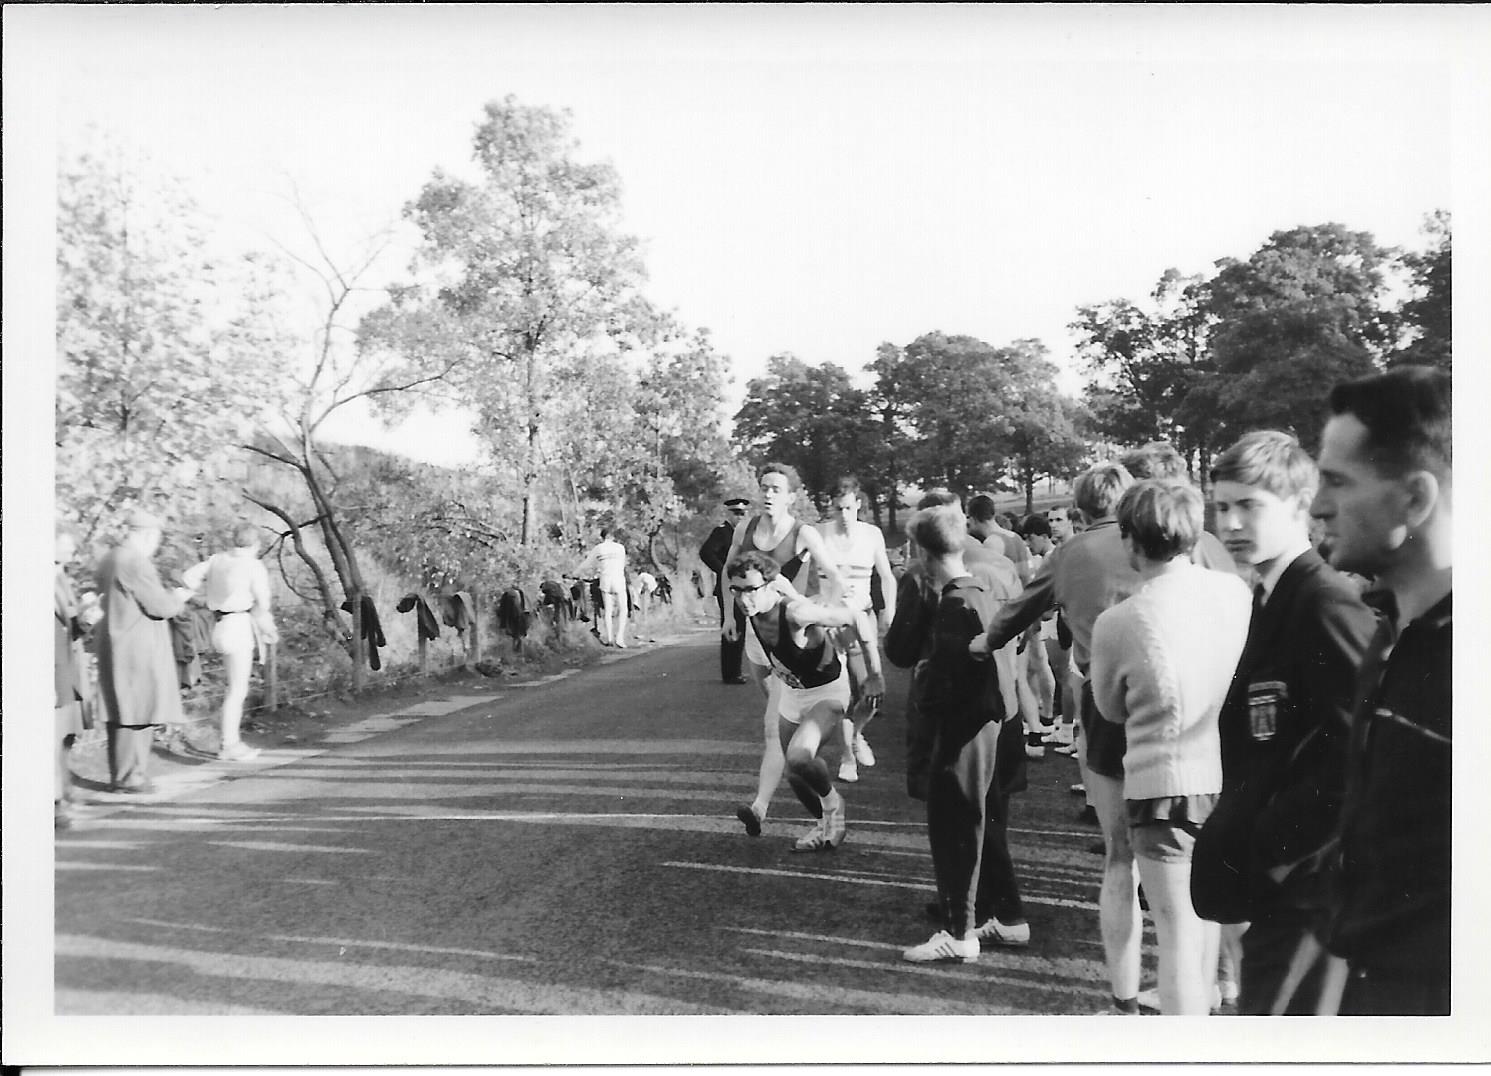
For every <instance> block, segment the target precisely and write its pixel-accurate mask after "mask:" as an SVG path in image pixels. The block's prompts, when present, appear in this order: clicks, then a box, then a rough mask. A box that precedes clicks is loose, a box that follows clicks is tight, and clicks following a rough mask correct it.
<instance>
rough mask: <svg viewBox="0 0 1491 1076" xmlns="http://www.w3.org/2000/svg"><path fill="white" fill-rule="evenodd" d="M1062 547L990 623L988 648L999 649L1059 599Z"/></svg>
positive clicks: (1042, 565) (1048, 558) (1016, 636)
mask: <svg viewBox="0 0 1491 1076" xmlns="http://www.w3.org/2000/svg"><path fill="white" fill-rule="evenodd" d="M1059 559H1060V551H1058V552H1057V554H1056V555H1053V556H1050V557H1047V558H1046V560H1045V562H1044V563H1042V564H1041V566H1040V568H1039V570H1037V571H1036V573H1035V575H1034V576H1033V577H1032V578H1031V580H1030V582H1029V583H1027V584H1026V585H1025V589H1024V590H1023V591H1021V592H1020V595H1019V597H1017V598H1012V599H1011V600H1010V601H1008V602H1006V603H1005V605H1004V607H1003V608H1002V609H1000V610H999V612H997V613H995V614H994V619H993V620H992V621H990V623H989V631H988V633H987V638H988V640H989V649H990V650H998V649H999V648H1000V647H1002V646H1004V645H1005V644H1006V643H1008V642H1009V641H1010V640H1011V639H1015V638H1018V637H1019V635H1020V634H1021V633H1022V632H1023V631H1024V630H1025V629H1026V628H1028V627H1030V625H1032V624H1034V623H1035V622H1036V621H1038V620H1039V619H1040V618H1041V617H1042V616H1044V615H1045V613H1046V610H1048V609H1050V608H1051V606H1052V605H1053V604H1055V602H1056V562H1057V561H1058V560H1059Z"/></svg>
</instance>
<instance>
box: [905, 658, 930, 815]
mask: <svg viewBox="0 0 1491 1076" xmlns="http://www.w3.org/2000/svg"><path fill="white" fill-rule="evenodd" d="M926 673H927V663H926V662H925V661H918V662H917V663H916V665H914V666H913V667H912V669H911V689H910V690H909V691H907V692H906V795H908V796H910V797H911V798H912V799H914V800H921V801H922V802H926V799H927V782H928V780H929V778H928V772H929V771H930V770H931V768H932V740H933V730H932V726H931V724H930V723H929V722H928V721H927V717H926V714H925V713H924V712H923V710H922V702H921V700H922V695H923V693H924V692H925V690H926Z"/></svg>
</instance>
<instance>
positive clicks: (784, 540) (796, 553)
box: [720, 463, 843, 837]
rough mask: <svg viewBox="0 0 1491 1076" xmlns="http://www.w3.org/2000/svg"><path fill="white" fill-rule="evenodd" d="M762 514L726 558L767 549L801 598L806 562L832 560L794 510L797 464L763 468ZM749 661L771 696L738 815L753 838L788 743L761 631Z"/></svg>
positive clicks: (726, 627)
mask: <svg viewBox="0 0 1491 1076" xmlns="http://www.w3.org/2000/svg"><path fill="white" fill-rule="evenodd" d="M760 488H761V505H762V509H763V511H762V513H761V514H760V515H759V516H751V517H750V518H748V519H746V520H745V521H744V522H742V523H741V524H739V525H738V526H737V527H736V528H735V537H734V538H733V539H732V540H731V542H730V553H729V556H727V557H726V558H725V563H726V565H728V564H729V563H730V562H731V561H732V560H734V559H735V558H736V557H738V556H740V554H741V553H745V552H755V553H762V554H764V555H766V556H767V557H769V558H770V559H771V561H772V562H773V564H774V565H775V566H776V568H777V573H776V574H775V575H774V576H773V578H772V582H771V586H772V589H774V590H776V591H777V592H778V593H780V594H782V595H783V596H784V597H788V598H796V597H800V596H801V594H800V592H799V591H798V589H797V586H796V584H797V583H798V582H799V581H800V580H802V579H804V578H805V575H806V572H805V561H806V560H807V559H809V558H811V559H812V561H813V562H814V563H815V564H823V565H829V564H831V563H832V562H830V561H828V559H827V556H826V554H825V552H824V549H823V538H822V536H821V535H819V533H818V532H817V531H816V530H815V529H814V528H812V527H811V526H809V525H807V524H805V523H802V522H800V521H799V520H798V519H797V518H796V517H794V516H793V514H792V502H793V500H794V499H795V498H796V496H797V491H798V490H799V489H801V488H802V480H801V479H800V478H799V477H798V475H797V471H796V469H794V468H793V467H791V466H790V465H788V464H785V463H768V464H767V465H766V466H765V467H763V468H762V469H761V478H760ZM828 578H829V583H830V587H831V590H830V591H829V593H830V594H832V595H834V596H837V595H839V594H841V593H842V592H843V583H842V582H841V581H840V579H839V573H838V569H836V568H829V570H828ZM735 630H736V629H735V617H734V616H733V615H731V616H725V615H724V614H723V612H722V614H721V617H720V632H721V634H723V635H724V637H725V638H726V639H727V640H730V641H732V642H733V641H734V640H735V637H736V636H735ZM745 657H746V662H745V666H746V668H747V669H748V670H749V671H750V676H751V679H753V680H754V681H755V682H756V685H757V686H758V687H759V688H760V689H761V692H762V694H763V695H764V696H765V697H766V709H765V710H764V711H763V713H762V715H761V731H762V753H761V770H760V774H759V776H758V778H757V781H756V798H755V799H754V800H753V801H752V802H751V803H748V804H744V805H742V806H741V807H739V808H738V809H737V810H736V812H735V817H737V818H739V819H740V821H741V823H742V824H743V825H744V826H745V829H746V833H748V834H749V835H750V836H752V837H759V836H760V835H761V822H762V821H763V820H764V819H765V818H766V812H767V810H768V809H769V808H770V806H771V797H772V796H773V795H774V794H775V793H776V790H777V786H778V785H779V784H781V783H782V770H783V767H784V765H785V762H784V759H783V757H782V745H781V742H780V738H779V736H778V733H777V707H776V701H775V698H774V695H775V692H776V687H775V684H776V681H775V679H774V678H773V677H772V676H771V675H770V673H771V670H770V667H769V662H768V660H767V656H766V652H765V651H764V650H763V649H762V648H761V641H760V640H759V639H758V638H756V636H755V633H754V632H752V631H749V630H747V632H746V639H745Z"/></svg>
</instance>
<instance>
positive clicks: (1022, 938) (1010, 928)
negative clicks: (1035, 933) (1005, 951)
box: [974, 915, 1030, 949]
mask: <svg viewBox="0 0 1491 1076" xmlns="http://www.w3.org/2000/svg"><path fill="white" fill-rule="evenodd" d="M974 933H975V934H977V935H978V940H979V941H991V942H993V943H994V944H995V945H1005V946H1009V947H1010V948H1012V949H1017V948H1020V947H1022V946H1026V945H1029V944H1030V924H1029V923H1014V924H1006V923H1001V922H1000V921H999V920H998V919H995V918H994V917H993V916H992V915H991V916H990V917H989V919H988V921H987V922H984V923H980V924H979V926H978V929H977V930H976V931H974Z"/></svg>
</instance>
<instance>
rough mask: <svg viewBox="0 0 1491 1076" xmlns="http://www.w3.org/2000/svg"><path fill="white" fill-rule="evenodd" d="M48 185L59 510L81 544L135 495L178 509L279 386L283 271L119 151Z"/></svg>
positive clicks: (93, 157) (168, 513) (82, 161)
mask: <svg viewBox="0 0 1491 1076" xmlns="http://www.w3.org/2000/svg"><path fill="white" fill-rule="evenodd" d="M57 196H58V201H57V397H56V413H55V433H56V438H55V439H56V448H57V476H56V481H57V500H58V506H59V509H60V511H61V512H62V514H63V515H64V516H65V517H68V518H70V519H72V520H74V521H76V522H77V523H78V524H79V525H80V527H81V528H82V530H83V532H84V538H85V540H86V539H88V538H90V537H93V536H95V535H98V534H100V533H101V532H102V531H103V529H105V528H106V527H107V525H108V524H109V523H110V522H111V521H112V520H113V519H114V518H116V517H117V516H118V515H120V514H121V513H122V511H123V509H125V508H127V507H128V506H130V505H132V504H136V503H143V504H146V505H148V506H149V507H150V508H151V509H152V510H154V511H155V512H157V513H158V514H160V515H162V516H164V517H165V518H166V519H167V520H168V521H174V520H177V519H178V518H179V517H180V515H181V513H183V512H184V511H186V510H187V508H188V503H189V502H190V500H191V499H192V496H193V495H195V493H196V492H197V490H198V487H199V486H200V485H201V484H202V482H203V481H204V478H203V476H207V478H208V479H210V477H211V476H213V475H214V474H215V473H216V471H217V469H218V467H219V466H220V465H221V463H222V462H223V461H224V459H225V457H226V456H227V454H228V452H229V450H230V448H231V447H232V446H233V445H234V443H235V441H236V439H237V438H238V437H240V436H242V434H243V433H244V432H245V431H246V430H247V429H248V428H250V426H251V424H252V423H253V421H254V419H255V417H256V414H257V413H258V412H259V410H260V409H261V408H262V407H264V406H272V405H273V403H274V401H275V399H276V398H277V396H278V394H279V389H280V379H281V377H282V374H283V370H282V368H281V367H280V366H279V365H278V364H277V362H276V361H275V359H276V356H277V355H278V354H279V353H280V349H281V346H282V342H283V335H282V331H281V329H280V324H281V318H280V317H279V314H280V311H279V310H278V309H277V307H276V304H275V301H274V297H275V292H276V290H277V286H278V281H277V280H276V279H275V277H274V274H273V273H272V271H271V268H270V266H269V265H268V264H267V263H266V262H264V261H263V260H262V259H259V258H256V257H251V256H233V255H229V254H225V253H221V252H219V251H216V250H214V249H213V248H212V245H211V243H210V241H209V235H210V233H211V225H210V222H209V221H208V220H207V219H206V218H205V217H204V215H203V214H202V213H201V211H200V210H199V209H198V208H197V206H196V204H195V203H194V202H193V201H192V200H191V198H190V197H189V196H188V195H187V194H186V193H185V192H184V191H183V190H182V189H181V188H180V187H179V186H178V185H177V184H176V183H175V182H173V181H172V180H170V179H168V178H164V177H153V176H151V174H150V171H149V166H148V164H147V163H146V162H144V161H142V160H139V159H129V158H127V157H126V155H125V154H123V153H121V152H119V151H117V150H111V149H103V150H89V151H86V152H83V153H80V154H78V155H76V156H74V157H71V158H69V159H68V160H66V161H64V163H63V165H62V167H61V169H60V171H59V175H58V184H57Z"/></svg>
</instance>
